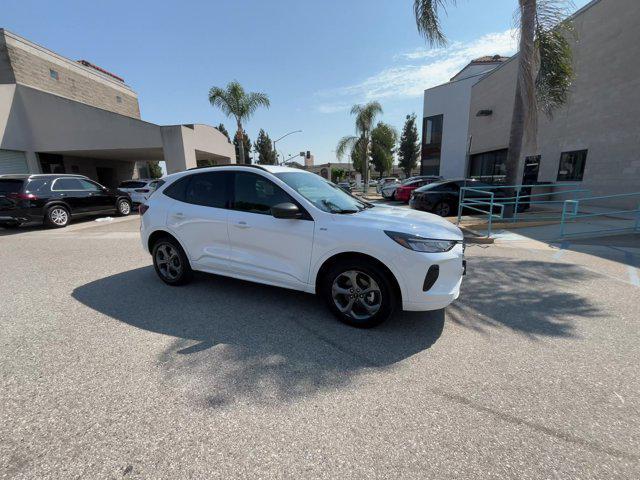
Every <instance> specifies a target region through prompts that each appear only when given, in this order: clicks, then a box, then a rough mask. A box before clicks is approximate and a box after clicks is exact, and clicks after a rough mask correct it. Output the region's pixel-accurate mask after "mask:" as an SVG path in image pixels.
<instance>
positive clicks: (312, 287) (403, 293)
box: [140, 165, 465, 327]
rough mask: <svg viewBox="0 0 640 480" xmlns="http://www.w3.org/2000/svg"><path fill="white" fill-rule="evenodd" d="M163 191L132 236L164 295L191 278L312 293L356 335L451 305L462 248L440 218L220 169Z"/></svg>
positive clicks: (305, 181) (305, 178) (293, 176)
mask: <svg viewBox="0 0 640 480" xmlns="http://www.w3.org/2000/svg"><path fill="white" fill-rule="evenodd" d="M164 181H165V183H163V184H162V185H161V186H159V187H158V189H157V191H156V192H155V193H154V194H153V195H152V196H151V197H150V198H149V199H148V201H147V202H146V204H145V205H142V206H141V209H140V212H141V213H142V224H141V227H140V233H141V237H142V244H143V246H144V248H145V249H147V250H148V251H149V252H150V253H151V254H152V256H153V264H154V267H155V269H156V272H157V273H158V275H159V276H160V278H161V279H162V280H163V281H164V282H165V283H167V284H169V285H182V284H184V283H186V282H188V281H189V280H190V278H191V276H192V273H193V270H199V271H203V272H210V273H215V274H219V275H226V276H229V277H234V278H240V279H244V280H250V281H253V282H258V283H264V284H268V285H276V286H279V287H284V288H291V289H294V290H301V291H304V292H309V293H318V294H320V295H322V296H323V297H324V298H325V299H326V301H327V304H328V305H329V308H330V309H331V311H332V312H333V313H334V314H335V315H336V316H337V317H338V318H339V319H340V320H341V321H343V322H345V323H348V324H350V325H353V326H357V327H371V326H374V325H377V324H379V323H380V322H382V321H384V320H385V319H387V318H388V317H389V316H391V314H392V313H393V311H394V310H395V309H396V308H397V307H398V306H400V307H401V308H403V309H404V310H415V311H424V310H437V309H440V308H444V307H446V306H447V305H449V304H450V303H451V302H452V301H454V300H455V299H456V298H457V297H458V295H459V292H460V283H461V280H462V276H463V274H464V270H465V264H464V260H463V248H464V245H463V236H462V233H461V232H460V230H459V229H458V228H457V227H455V226H454V225H452V224H451V223H449V222H447V221H446V220H443V219H442V218H440V217H438V216H435V215H432V214H429V213H424V212H418V211H415V210H410V209H406V208H397V207H388V206H382V205H373V204H370V203H366V202H363V201H361V200H359V199H357V198H355V197H352V196H351V195H349V194H347V193H345V192H343V191H342V190H341V189H339V188H338V187H336V186H335V185H333V184H332V183H329V182H327V181H326V180H324V179H323V178H321V177H320V176H318V175H314V174H313V173H309V172H305V171H302V170H299V169H295V168H288V167H278V166H257V165H225V166H218V167H208V168H199V169H193V170H188V171H185V172H181V173H176V174H173V175H169V176H167V177H166V178H164ZM247 294H249V295H250V294H251V293H250V292H247Z"/></svg>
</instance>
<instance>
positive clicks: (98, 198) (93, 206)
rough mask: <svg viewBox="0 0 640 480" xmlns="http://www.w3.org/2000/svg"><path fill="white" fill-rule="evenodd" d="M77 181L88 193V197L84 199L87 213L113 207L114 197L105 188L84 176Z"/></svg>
mask: <svg viewBox="0 0 640 480" xmlns="http://www.w3.org/2000/svg"><path fill="white" fill-rule="evenodd" d="M78 181H79V182H80V185H81V186H82V188H83V189H84V190H85V191H86V192H87V193H88V197H87V199H86V202H87V213H89V212H96V213H97V212H104V211H105V210H113V209H115V207H116V197H115V195H114V194H113V193H112V192H110V191H109V190H108V189H107V188H105V187H103V186H102V185H100V184H98V183H95V182H92V181H90V180H86V179H84V178H80V179H78Z"/></svg>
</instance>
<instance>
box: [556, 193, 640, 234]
mask: <svg viewBox="0 0 640 480" xmlns="http://www.w3.org/2000/svg"><path fill="white" fill-rule="evenodd" d="M626 198H638V202H639V203H638V207H637V208H635V209H625V210H620V209H607V210H606V211H602V212H596V213H594V212H587V213H580V205H581V204H582V205H584V204H585V203H588V202H592V201H597V202H598V203H600V204H603V203H606V202H607V201H609V200H611V199H615V200H620V199H626ZM603 217H606V218H610V219H612V220H615V221H617V222H618V223H622V225H623V226H620V225H609V226H607V228H600V229H598V230H586V231H585V230H582V231H578V232H571V233H569V232H567V227H568V225H569V224H571V223H576V222H577V221H578V220H580V219H590V218H603ZM624 222H628V223H629V226H626V223H624ZM619 232H640V192H635V193H620V194H617V195H602V196H598V197H584V198H580V199H573V200H565V201H564V204H563V205H562V217H561V219H560V237H562V238H566V237H570V236H578V235H585V234H589V235H593V234H596V235H598V234H603V233H607V234H608V233H619Z"/></svg>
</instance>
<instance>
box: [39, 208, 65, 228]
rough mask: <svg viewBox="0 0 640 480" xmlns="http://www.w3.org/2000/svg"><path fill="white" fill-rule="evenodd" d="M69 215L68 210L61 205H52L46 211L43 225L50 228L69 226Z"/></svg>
mask: <svg viewBox="0 0 640 480" xmlns="http://www.w3.org/2000/svg"><path fill="white" fill-rule="evenodd" d="M70 221H71V214H70V213H69V209H68V208H67V207H65V206H63V205H54V206H53V207H49V208H48V209H47V213H46V214H45V216H44V223H45V225H47V226H48V227H51V228H64V227H66V226H67V225H69V222H70Z"/></svg>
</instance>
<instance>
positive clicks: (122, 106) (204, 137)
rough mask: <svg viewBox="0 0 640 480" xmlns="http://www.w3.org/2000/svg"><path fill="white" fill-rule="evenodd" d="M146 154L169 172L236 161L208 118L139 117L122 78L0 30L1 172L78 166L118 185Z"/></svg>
mask: <svg viewBox="0 0 640 480" xmlns="http://www.w3.org/2000/svg"><path fill="white" fill-rule="evenodd" d="M148 161H165V163H166V169H167V171H168V172H169V173H172V172H177V171H180V170H184V169H187V168H191V167H195V166H197V164H198V162H199V161H206V162H209V163H229V162H235V150H234V147H233V144H231V143H229V142H228V140H227V138H226V137H225V136H224V135H223V134H221V133H220V132H219V131H218V130H216V129H215V128H213V127H210V126H208V125H197V124H196V125H193V124H191V125H167V126H160V125H155V124H153V123H149V122H145V121H143V120H141V119H140V107H139V104H138V96H137V94H136V93H135V92H134V91H133V90H132V89H131V87H129V86H128V85H127V84H126V83H125V82H124V80H123V79H122V78H120V77H118V76H117V75H115V74H113V73H110V72H108V71H106V70H104V69H102V68H100V67H97V66H95V65H93V64H92V63H90V62H88V61H86V60H80V61H73V60H69V59H67V58H65V57H62V56H60V55H58V54H56V53H54V52H52V51H50V50H48V49H46V48H44V47H41V46H40V45H37V44H35V43H32V42H30V41H28V40H26V39H24V38H22V37H19V36H18V35H15V34H13V33H11V32H8V31H7V30H3V29H0V174H6V173H41V172H42V173H49V172H65V173H80V174H84V175H87V176H89V177H91V178H94V179H96V180H98V181H99V182H101V183H103V184H105V185H108V186H114V185H117V184H118V183H119V182H120V181H121V180H124V179H128V178H135V177H136V176H137V175H138V170H137V168H136V163H138V165H144V164H146V162H148Z"/></svg>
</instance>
